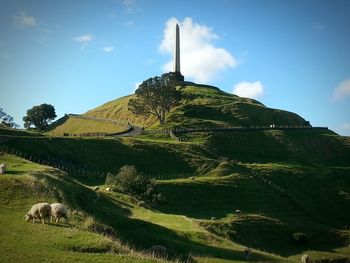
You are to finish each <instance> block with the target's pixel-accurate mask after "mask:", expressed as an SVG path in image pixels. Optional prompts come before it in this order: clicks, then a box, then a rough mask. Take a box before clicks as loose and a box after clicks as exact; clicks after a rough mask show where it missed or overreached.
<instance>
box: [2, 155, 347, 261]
mask: <svg viewBox="0 0 350 263" xmlns="http://www.w3.org/2000/svg"><path fill="white" fill-rule="evenodd" d="M1 162H6V163H8V166H9V172H8V174H7V175H2V176H1V177H0V180H1V184H0V188H1V189H0V190H1V191H0V199H1V203H0V208H1V210H2V211H5V213H3V216H2V217H1V218H0V222H1V223H0V225H1V226H2V227H1V228H0V229H1V230H0V231H1V236H2V237H6V238H5V239H4V238H2V240H1V242H0V250H1V251H4V253H2V254H4V255H5V257H4V259H5V262H11V261H12V260H16V261H17V260H19V261H23V262H33V261H34V259H36V258H37V257H38V256H39V255H40V256H41V257H49V258H50V259H51V261H50V262H58V261H59V260H62V259H64V260H65V261H67V262H72V261H74V262H75V261H82V262H86V261H96V262H107V261H109V260H116V261H117V262H153V261H152V260H153V259H147V258H145V257H144V256H140V255H139V254H138V253H133V252H131V251H130V246H133V247H136V248H137V250H141V251H142V250H144V249H146V248H148V247H150V246H152V245H154V244H161V245H164V246H166V247H167V248H168V252H169V257H173V258H176V259H177V260H179V259H185V258H187V256H188V255H191V256H192V258H193V259H195V260H196V261H197V262H242V261H244V256H243V252H242V251H243V249H244V248H245V247H251V248H252V249H253V256H252V259H251V261H253V262H297V261H298V258H299V257H300V255H301V254H302V253H305V251H307V253H309V254H310V255H311V256H312V258H313V259H315V260H319V261H315V262H322V261H321V260H322V258H323V259H324V260H325V259H331V260H333V261H329V262H345V261H342V260H345V259H346V258H347V257H348V256H349V253H350V249H349V247H347V244H348V242H349V237H350V231H349V230H345V229H344V225H345V224H346V223H347V222H348V215H349V214H350V211H349V198H348V196H347V195H346V191H347V190H348V189H349V180H346V179H345V178H344V176H349V174H350V169H345V168H341V169H338V170H328V171H324V170H323V169H319V168H317V167H305V166H295V165H288V164H276V163H269V164H245V165H244V167H242V171H244V170H245V171H246V172H248V171H254V174H255V175H256V176H261V177H265V178H268V180H269V181H272V182H274V183H275V184H278V185H279V186H281V187H282V188H283V189H284V191H285V192H284V193H283V194H281V193H280V192H277V191H276V190H275V189H273V188H272V187H271V186H270V184H269V183H266V182H262V181H261V180H257V179H256V178H251V177H250V176H249V174H250V173H246V172H240V173H234V174H231V175H228V176H204V177H197V178H196V179H195V180H191V179H178V180H170V181H169V180H168V181H167V180H165V181H158V187H159V189H160V191H161V192H162V193H163V195H164V196H165V199H166V202H165V203H162V204H160V205H157V206H156V207H153V208H152V209H147V208H142V207H139V206H137V205H136V201H134V200H133V199H132V198H130V197H128V196H125V195H122V194H118V193H113V192H105V191H103V190H102V189H103V186H102V187H101V190H99V191H98V192H97V193H96V192H93V191H91V190H90V189H89V187H86V186H84V185H83V184H81V183H79V182H77V181H74V180H72V179H71V177H69V176H68V175H66V174H64V173H62V172H60V171H58V170H53V169H52V168H50V167H45V166H40V165H37V164H33V163H30V162H28V161H25V160H23V159H20V158H17V157H14V156H11V155H2V156H1ZM330 176H332V177H330ZM310 183H313V184H315V185H316V186H317V187H314V188H313V189H311V190H310V189H308V191H305V189H304V188H305V187H306V186H307V185H309V184H310ZM331 189H332V191H331ZM334 191H337V192H334ZM337 193H343V194H342V195H340V194H337ZM315 200H317V202H316V204H317V205H316V204H315ZM39 201H49V202H54V201H60V202H63V203H65V204H67V205H68V206H69V207H70V225H69V226H67V225H66V224H65V223H63V222H62V223H59V224H58V225H55V224H50V225H42V224H39V223H38V224H31V223H25V222H24V218H23V216H24V213H25V212H26V211H27V210H29V208H30V206H31V204H33V203H35V202H39ZM237 209H239V210H241V213H236V212H235V211H236V210H237ZM212 217H215V219H214V220H211V218H212ZM5 226H6V227H5ZM38 229H39V231H38ZM91 231H94V232H96V233H91ZM101 232H104V233H108V234H109V235H115V236H116V237H118V240H120V241H117V242H113V241H112V240H111V239H110V238H108V237H103V236H102V235H101V234H99V233H101ZM294 232H304V233H306V234H307V235H308V236H309V238H310V239H309V241H308V242H307V243H306V244H303V245H299V244H296V243H295V242H293V240H292V239H291V235H292V233H294ZM272 236H273V238H271V237H272ZM23 237H30V238H23ZM4 240H6V242H4ZM125 244H128V245H125ZM20 248H21V253H18V252H17V251H18V250H19V249H20ZM38 248H40V250H38ZM36 251H39V252H36ZM42 251H44V252H42ZM263 251H265V252H263ZM61 254H64V256H61ZM123 260H124V261H123ZM337 260H338V261H337ZM324 262H325V261H324Z"/></svg>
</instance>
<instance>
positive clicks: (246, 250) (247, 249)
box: [243, 248, 252, 260]
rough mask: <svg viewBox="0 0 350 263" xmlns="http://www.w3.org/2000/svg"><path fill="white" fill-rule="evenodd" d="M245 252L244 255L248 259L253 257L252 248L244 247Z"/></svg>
mask: <svg viewBox="0 0 350 263" xmlns="http://www.w3.org/2000/svg"><path fill="white" fill-rule="evenodd" d="M243 252H244V256H245V259H246V260H248V259H249V258H250V257H251V255H252V250H251V249H250V248H246V249H244V251H243Z"/></svg>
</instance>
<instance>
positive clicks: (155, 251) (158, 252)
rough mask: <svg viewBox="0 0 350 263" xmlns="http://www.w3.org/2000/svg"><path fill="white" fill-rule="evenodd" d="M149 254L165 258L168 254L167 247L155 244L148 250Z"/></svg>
mask: <svg viewBox="0 0 350 263" xmlns="http://www.w3.org/2000/svg"><path fill="white" fill-rule="evenodd" d="M146 253H147V254H151V255H152V256H153V257H161V258H165V257H166V256H167V252H166V247H164V246H160V245H155V246H152V247H151V248H149V249H147V250H146Z"/></svg>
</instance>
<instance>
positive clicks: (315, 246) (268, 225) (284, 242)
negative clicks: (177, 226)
mask: <svg viewBox="0 0 350 263" xmlns="http://www.w3.org/2000/svg"><path fill="white" fill-rule="evenodd" d="M159 187H160V190H161V192H162V193H163V194H164V197H165V199H166V200H167V202H166V203H165V204H163V205H160V206H158V207H157V209H158V210H159V211H160V212H163V213H169V214H178V215H186V216H187V217H191V218H196V219H200V220H203V219H205V220H208V219H210V218H211V217H215V218H216V219H217V220H214V221H206V222H205V221H204V223H203V225H204V226H205V227H206V228H207V230H208V231H210V232H212V233H214V234H216V235H218V236H221V237H225V238H228V239H230V240H232V241H234V242H237V243H240V244H242V245H245V246H247V247H253V248H256V249H260V250H263V251H268V252H272V253H274V254H278V255H282V256H290V255H293V254H298V253H302V252H303V251H305V250H320V251H329V252H330V251H332V250H334V249H336V248H339V247H342V246H344V244H345V240H344V238H340V237H339V236H338V235H337V233H336V231H335V230H334V229H333V228H332V227H331V225H329V224H328V225H325V224H324V220H323V219H322V217H321V218H320V219H319V220H317V216H319V215H317V214H314V211H313V210H312V209H311V208H310V207H309V209H310V211H309V210H308V209H307V208H308V205H309V204H306V206H305V205H304V206H301V205H300V203H299V202H296V201H295V200H294V199H293V198H283V195H282V194H281V193H279V192H276V191H274V190H273V189H271V188H270V187H268V186H266V185H265V184H262V183H258V182H254V181H253V180H252V179H248V178H238V179H237V180H233V181H226V182H224V181H222V180H221V181H220V183H212V182H210V183H207V182H188V183H177V184H176V183H162V184H160V185H159ZM236 209H239V210H241V211H242V213H240V214H237V213H235V210H236ZM253 215H254V216H253ZM256 215H259V216H256ZM316 215H317V216H316ZM221 218H225V220H220V219H221ZM227 218H228V219H229V222H227ZM230 220H231V221H230ZM295 232H305V233H306V234H307V235H308V236H309V237H310V240H309V242H308V243H306V244H305V245H303V246H301V245H298V244H296V243H295V242H294V241H293V240H292V234H293V233H295Z"/></svg>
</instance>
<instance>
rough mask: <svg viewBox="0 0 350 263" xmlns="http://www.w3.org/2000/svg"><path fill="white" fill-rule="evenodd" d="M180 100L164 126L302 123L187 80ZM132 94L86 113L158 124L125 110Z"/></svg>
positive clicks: (299, 120)
mask: <svg viewBox="0 0 350 263" xmlns="http://www.w3.org/2000/svg"><path fill="white" fill-rule="evenodd" d="M179 89H180V90H181V91H182V94H183V96H184V100H183V103H182V104H181V105H180V106H179V107H177V108H176V109H174V110H172V111H171V112H170V114H169V115H168V116H167V122H168V125H166V126H165V127H171V128H174V127H179V128H185V127H224V126H248V127H249V126H254V125H255V126H258V125H270V124H275V125H304V124H305V120H304V119H303V118H301V117H300V116H298V115H297V114H295V113H291V112H287V111H283V110H275V109H270V108H267V107H265V106H264V105H263V104H261V103H260V102H258V101H255V100H252V99H248V98H242V97H238V96H236V95H233V94H229V93H226V92H223V91H221V90H220V89H218V88H216V87H212V86H206V85H196V84H189V85H187V86H184V87H182V88H179ZM133 96H134V95H130V96H126V97H122V98H120V99H116V100H113V101H110V102H108V103H106V104H104V105H102V106H100V107H98V108H96V109H93V110H90V111H88V112H87V113H85V115H86V116H95V117H100V118H110V119H117V120H125V121H129V122H130V123H134V124H137V125H139V126H145V127H150V128H154V127H157V126H158V123H157V120H156V119H155V118H154V117H150V118H144V117H140V116H135V115H134V114H132V113H131V112H130V111H128V107H127V104H128V101H129V100H130V99H131V98H132V97H133Z"/></svg>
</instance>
